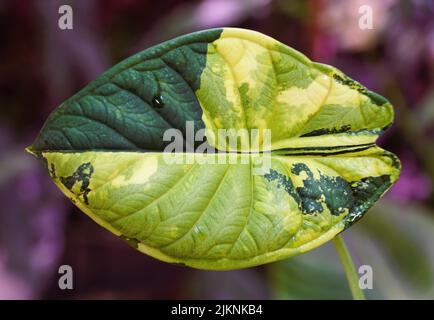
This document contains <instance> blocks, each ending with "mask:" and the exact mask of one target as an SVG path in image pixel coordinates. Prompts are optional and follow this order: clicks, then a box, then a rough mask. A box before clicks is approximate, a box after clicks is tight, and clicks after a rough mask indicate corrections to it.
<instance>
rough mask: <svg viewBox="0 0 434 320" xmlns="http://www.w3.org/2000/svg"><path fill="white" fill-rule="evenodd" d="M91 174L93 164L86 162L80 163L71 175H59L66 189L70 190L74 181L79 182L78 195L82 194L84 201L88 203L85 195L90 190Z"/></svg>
mask: <svg viewBox="0 0 434 320" xmlns="http://www.w3.org/2000/svg"><path fill="white" fill-rule="evenodd" d="M92 174H93V166H92V165H91V164H90V162H87V163H83V164H82V165H80V166H79V167H78V168H77V170H75V172H74V173H73V174H72V175H70V176H68V177H60V182H62V184H63V185H64V186H65V187H66V188H68V190H71V189H72V188H73V187H74V185H75V183H79V182H81V186H80V193H79V194H78V196H83V200H84V203H86V204H89V200H88V198H87V196H88V194H89V192H90V191H91V190H90V188H89V184H90V178H91V176H92Z"/></svg>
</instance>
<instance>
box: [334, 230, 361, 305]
mask: <svg viewBox="0 0 434 320" xmlns="http://www.w3.org/2000/svg"><path fill="white" fill-rule="evenodd" d="M333 243H334V245H335V247H336V251H337V253H338V255H339V259H340V260H341V263H342V266H343V267H344V271H345V275H346V276H347V281H348V285H349V286H350V290H351V294H352V295H353V299H354V300H366V298H365V294H364V293H363V291H362V289H360V287H359V275H358V274H357V272H356V268H355V267H354V263H353V260H352V259H351V255H350V252H349V251H348V249H347V246H346V245H345V242H344V239H343V238H342V237H341V236H340V235H337V236H336V237H334V238H333Z"/></svg>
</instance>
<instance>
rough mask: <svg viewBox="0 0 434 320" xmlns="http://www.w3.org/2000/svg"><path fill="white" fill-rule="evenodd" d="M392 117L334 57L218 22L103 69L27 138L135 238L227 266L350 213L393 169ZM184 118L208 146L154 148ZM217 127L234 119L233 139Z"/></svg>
mask: <svg viewBox="0 0 434 320" xmlns="http://www.w3.org/2000/svg"><path fill="white" fill-rule="evenodd" d="M392 120H393V108H392V106H391V105H390V103H389V102H387V100H385V99H384V98H383V97H381V96H379V95H377V94H375V93H373V92H371V91H369V90H368V89H366V88H364V87H363V86H362V85H360V84H359V83H357V82H355V81H354V80H351V79H350V78H348V77H346V76H345V75H344V74H342V73H341V72H340V71H338V70H337V69H335V68H333V67H330V66H326V65H322V64H317V63H314V62H311V61H310V60H309V59H308V58H306V57H305V56H303V55H302V54H300V53H299V52H297V51H295V50H293V49H291V48H289V47H287V46H285V45H283V44H281V43H279V42H278V41H276V40H274V39H272V38H269V37H267V36H265V35H262V34H260V33H257V32H253V31H249V30H243V29H231V28H224V29H212V30H205V31H201V32H197V33H193V34H190V35H186V36H182V37H179V38H176V39H173V40H170V41H168V42H166V43H163V44H160V45H157V46H155V47H153V48H150V49H147V50H145V51H143V52H141V53H138V54H137V55H135V56H133V57H131V58H128V59H127V60H125V61H124V62H121V63H120V64H118V65H116V66H115V67H113V68H112V69H110V70H108V71H107V72H106V73H104V74H103V75H102V76H101V77H100V78H98V79H97V80H95V81H94V82H92V83H91V84H89V85H88V86H87V87H86V88H84V89H83V90H82V91H80V92H79V93H77V94H76V95H74V96H73V97H71V98H70V99H68V100H67V101H65V102H64V103H63V104H62V105H61V106H60V107H59V108H58V109H57V110H55V111H54V112H53V113H52V114H51V115H50V117H49V118H48V120H47V122H46V124H45V125H44V127H43V129H42V130H41V133H40V134H39V136H38V137H37V139H36V141H35V142H34V144H33V146H32V147H30V148H29V150H30V151H31V152H33V153H34V154H36V155H38V156H39V157H40V158H42V159H43V160H44V163H45V164H46V166H47V168H48V170H49V173H50V175H51V177H52V178H53V180H54V182H55V183H56V184H57V185H58V187H59V188H60V189H61V190H62V191H63V192H64V193H65V195H66V196H68V197H69V198H70V199H71V200H72V201H73V202H74V203H75V204H76V205H77V206H78V207H79V208H80V209H81V210H82V211H84V212H85V213H86V214H88V215H89V216H90V217H91V218H92V219H93V220H95V221H96V222H97V223H99V224H100V225H102V226H103V227H105V228H106V229H108V230H110V231H111V232H113V233H114V234H116V235H118V236H120V237H122V238H123V239H125V240H127V241H128V242H129V243H130V244H131V245H133V246H134V247H136V248H137V249H138V250H140V251H142V252H144V253H146V254H149V255H151V256H154V257H156V258H158V259H161V260H163V261H167V262H172V263H181V264H185V265H188V266H192V267H196V268H204V269H235V268H243V267H248V266H253V265H259V264H263V263H268V262H272V261H276V260H279V259H283V258H286V257H289V256H293V255H297V254H299V253H303V252H306V251H308V250H310V249H313V248H315V247H317V246H319V245H321V244H323V243H325V242H327V241H328V240H330V239H332V238H333V237H334V236H335V235H336V234H338V233H339V232H341V231H343V230H344V229H345V228H347V227H349V226H350V225H352V224H353V223H354V222H355V221H357V220H359V219H360V218H361V217H362V216H363V215H364V213H365V212H366V211H367V210H368V209H369V208H370V207H371V206H372V205H373V204H374V203H375V202H376V201H377V200H378V199H379V198H380V197H381V196H382V195H383V194H384V193H385V192H386V190H387V189H388V188H390V186H391V185H392V184H393V182H395V181H396V179H397V178H398V175H399V171H400V164H399V160H398V159H397V158H396V156H394V155H393V154H391V153H389V152H387V151H384V150H382V149H381V148H379V147H377V146H376V145H375V141H376V139H377V138H378V136H379V135H380V134H381V133H382V131H383V130H384V129H385V128H387V127H388V126H390V124H391V123H392ZM188 121H192V123H193V129H194V133H197V132H198V130H199V129H202V128H205V129H206V130H207V131H206V140H207V143H208V145H209V146H211V147H212V148H213V150H214V152H216V153H190V152H181V153H174V154H169V155H168V154H167V152H165V147H167V146H168V144H169V142H167V141H164V140H163V139H162V138H163V135H164V133H165V132H166V131H167V130H168V129H178V130H179V131H180V132H181V134H182V138H183V139H186V140H188V138H189V134H190V133H189V132H188V125H187V122H188ZM219 129H234V130H235V131H236V130H239V131H237V132H241V134H239V135H237V136H236V137H235V139H236V144H235V145H230V146H228V145H227V144H226V142H227V139H228V137H223V138H221V137H219V135H218V133H219V132H218V130H219ZM265 130H270V132H271V141H270V142H271V143H269V144H268V143H266V141H265V140H264V135H263V134H262V133H263V132H264V131H265ZM254 131H257V132H259V134H256V135H255V134H253V133H254ZM229 138H231V137H229ZM187 151H188V150H187ZM168 157H169V158H170V159H169V158H168ZM267 161H268V162H267ZM261 170H262V173H261V174H257V172H260V171H261Z"/></svg>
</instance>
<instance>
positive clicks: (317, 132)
mask: <svg viewBox="0 0 434 320" xmlns="http://www.w3.org/2000/svg"><path fill="white" fill-rule="evenodd" d="M350 130H351V125H349V124H347V125H344V126H342V127H340V128H322V129H318V130H313V131H311V132H308V133H305V134H303V135H301V136H300V137H315V136H322V135H325V134H336V133H344V132H348V131H350Z"/></svg>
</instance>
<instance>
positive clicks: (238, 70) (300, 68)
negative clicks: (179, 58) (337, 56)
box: [197, 28, 393, 150]
mask: <svg viewBox="0 0 434 320" xmlns="http://www.w3.org/2000/svg"><path fill="white" fill-rule="evenodd" d="M197 96H198V99H199V101H200V104H201V107H202V109H203V110H204V115H203V121H204V122H205V124H206V126H207V128H208V129H210V130H211V131H213V132H214V135H208V139H209V141H210V142H211V143H212V144H214V145H215V146H216V147H217V148H218V149H223V150H226V149H230V148H228V146H226V145H224V143H225V141H224V140H223V139H221V140H220V142H218V139H215V138H214V137H217V130H218V129H229V128H235V129H249V130H251V129H259V130H261V129H271V130H272V137H271V140H272V141H271V142H272V143H271V149H272V150H275V149H282V148H291V147H321V146H342V145H346V144H352V145H354V144H363V143H372V142H375V140H376V139H377V138H378V134H379V133H380V132H381V129H383V128H385V127H387V126H389V125H390V123H391V122H392V120H393V108H392V106H391V105H390V103H388V102H387V100H385V99H384V98H383V97H381V96H379V95H376V94H374V93H373V92H371V91H369V90H367V89H366V88H365V87H363V86H362V85H360V84H359V83H357V82H356V81H354V80H352V79H350V78H348V77H347V76H345V75H344V74H342V72H340V71H339V70H337V69H335V68H333V67H331V66H327V65H323V64H318V63H314V62H312V61H310V60H309V59H308V58H307V57H305V56H304V55H302V54H301V53H299V52H297V51H295V50H293V49H291V48H289V47H287V46H286V45H284V44H282V43H280V42H278V41H276V40H274V39H273V38H270V37H268V36H265V35H263V34H260V33H258V32H254V31H249V30H243V29H233V28H225V29H224V30H223V32H222V34H221V36H220V37H219V38H218V39H217V40H215V41H214V42H212V43H210V44H209V45H208V56H207V63H206V67H205V70H204V71H203V74H202V76H201V85H200V88H199V90H198V91H197ZM348 133H352V134H348ZM262 137H263V135H262V134H259V135H257V136H256V137H252V136H251V135H248V134H247V135H245V136H243V137H241V138H240V139H239V143H238V146H237V149H238V150H240V149H243V150H252V149H255V146H259V149H270V147H267V146H264V145H263V140H262ZM216 140H217V141H216ZM232 149H233V148H232Z"/></svg>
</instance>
